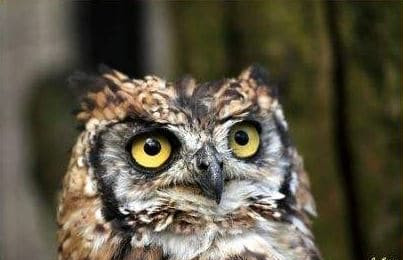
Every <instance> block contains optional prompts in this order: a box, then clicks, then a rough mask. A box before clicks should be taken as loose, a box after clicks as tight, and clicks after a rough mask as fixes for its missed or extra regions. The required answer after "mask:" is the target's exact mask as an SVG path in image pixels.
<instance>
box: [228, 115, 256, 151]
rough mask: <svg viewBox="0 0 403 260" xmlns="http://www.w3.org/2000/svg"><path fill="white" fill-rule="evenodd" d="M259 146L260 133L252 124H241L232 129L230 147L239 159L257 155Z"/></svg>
mask: <svg viewBox="0 0 403 260" xmlns="http://www.w3.org/2000/svg"><path fill="white" fill-rule="evenodd" d="M259 144H260V137H259V132H258V131H257V129H256V126H255V125H253V124H252V123H248V122H241V123H238V124H236V125H234V126H233V127H232V129H231V131H230V136H229V146H230V148H231V149H232V151H233V153H234V154H235V156H237V157H239V158H248V157H251V156H253V155H255V154H256V152H257V150H258V149H259Z"/></svg>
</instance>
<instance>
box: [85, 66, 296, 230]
mask: <svg viewBox="0 0 403 260" xmlns="http://www.w3.org/2000/svg"><path fill="white" fill-rule="evenodd" d="M91 84H92V85H98V86H100V87H98V89H97V90H95V91H94V92H90V93H89V94H88V95H87V96H86V97H85V98H84V101H83V103H82V108H83V109H82V111H81V112H80V113H79V114H78V118H79V119H80V120H82V121H83V122H85V123H86V129H87V131H90V132H91V133H92V138H91V140H90V144H89V150H88V164H89V170H90V174H91V175H92V176H93V178H95V179H96V183H97V188H98V190H99V191H100V193H101V197H102V201H103V215H104V217H105V218H106V219H107V220H115V221H116V223H117V224H118V226H119V227H121V228H123V229H124V228H130V227H133V226H136V227H138V226H139V225H143V226H149V225H151V226H153V228H154V229H158V228H159V229H161V228H162V227H161V226H163V227H164V228H165V227H166V226H169V225H170V224H172V223H174V222H175V221H178V223H179V222H181V223H182V222H183V220H186V221H185V222H186V223H188V224H192V225H193V226H194V223H196V222H200V221H206V222H208V221H209V220H217V219H225V218H227V217H232V218H234V216H236V215H237V214H241V213H242V210H243V209H245V208H247V207H249V206H251V205H253V204H255V203H256V202H257V201H259V202H260V203H262V204H264V205H269V206H272V207H269V209H270V211H271V212H274V211H275V208H276V206H275V204H276V201H278V200H281V199H283V198H284V189H285V188H286V189H292V187H290V185H292V182H290V180H291V179H292V177H293V176H292V174H291V172H290V167H291V165H290V160H289V156H290V155H289V153H288V152H287V151H288V150H287V148H288V139H287V125H286V123H285V121H284V119H283V115H282V111H281V107H280V106H279V105H278V103H277V99H276V96H275V94H274V91H273V89H272V88H271V87H270V86H269V83H268V82H267V80H266V77H265V74H264V72H262V71H261V70H260V69H259V68H253V67H252V68H249V69H248V70H246V71H245V72H243V73H242V74H241V75H240V76H239V78H237V79H225V80H221V81H215V82H209V83H205V84H196V83H195V81H194V80H193V79H190V78H185V79H183V80H181V81H178V82H176V83H167V82H165V81H163V80H161V79H158V78H156V77H148V78H146V80H145V81H138V80H130V79H128V78H127V77H126V76H124V75H122V74H120V73H119V72H116V71H112V70H110V71H107V72H105V74H104V75H103V77H102V78H96V79H94V80H93V82H92V83H91ZM290 174H291V175H290ZM279 215H280V214H279V213H278V214H277V215H276V214H273V216H274V217H278V216H279ZM162 220H163V221H162ZM192 221H193V222H192ZM171 226H174V225H171ZM179 226H180V227H182V229H183V225H179ZM175 230H176V232H181V231H180V228H179V229H178V228H177V229H175ZM182 231H183V230H182Z"/></svg>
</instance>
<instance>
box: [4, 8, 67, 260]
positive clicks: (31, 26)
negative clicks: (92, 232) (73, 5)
mask: <svg viewBox="0 0 403 260" xmlns="http://www.w3.org/2000/svg"><path fill="white" fill-rule="evenodd" d="M0 12H1V14H0V17H1V22H0V25H1V29H0V33H1V53H0V56H1V64H0V73H1V75H0V78H1V83H0V85H1V95H0V103H1V104H2V105H3V107H4V109H2V111H1V124H0V133H1V148H0V167H1V174H0V176H1V181H0V192H1V204H0V207H1V209H0V229H1V232H0V233H1V238H0V255H1V258H2V259H32V258H35V259H55V257H56V254H55V253H56V251H55V248H56V246H55V237H56V235H55V234H54V233H53V230H54V226H55V224H54V218H53V216H52V217H51V218H50V217H49V216H48V215H46V214H45V212H46V211H45V210H44V209H45V208H46V207H47V205H44V204H43V203H42V202H43V201H42V200H41V198H40V196H39V192H38V190H37V187H34V186H33V183H32V179H31V175H30V170H31V169H30V168H31V161H32V158H33V157H32V155H31V154H30V152H31V150H30V149H29V147H30V140H29V139H28V132H27V131H28V128H27V122H26V118H25V117H24V112H25V111H24V108H25V106H24V105H25V104H26V103H27V101H28V96H29V95H30V92H31V91H32V89H31V87H32V85H31V83H32V81H33V80H34V79H35V77H36V76H37V75H38V74H40V73H43V71H49V70H50V69H51V70H55V69H56V68H57V67H58V66H59V67H60V66H61V67H63V66H65V65H66V64H68V63H69V62H71V61H72V60H73V57H74V56H73V53H72V52H71V50H72V49H71V48H69V44H71V42H69V38H68V37H69V35H70V33H69V32H68V30H67V26H66V24H65V22H66V20H65V19H66V17H67V16H68V13H69V8H68V5H65V4H61V3H55V2H53V1H40V2H36V1H32V2H26V1H5V2H3V3H2V4H1V9H0ZM48 109H51V108H48ZM49 227H52V228H51V230H52V233H51V235H49V236H51V237H52V239H46V238H47V237H48V234H47V231H48V230H49Z"/></svg>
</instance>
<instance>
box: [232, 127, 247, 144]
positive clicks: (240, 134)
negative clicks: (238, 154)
mask: <svg viewBox="0 0 403 260" xmlns="http://www.w3.org/2000/svg"><path fill="white" fill-rule="evenodd" d="M234 138H235V142H237V143H238V144H239V145H245V144H247V143H248V142H249V136H248V134H247V133H245V132H244V131H242V130H240V131H237V132H236V133H235V136H234Z"/></svg>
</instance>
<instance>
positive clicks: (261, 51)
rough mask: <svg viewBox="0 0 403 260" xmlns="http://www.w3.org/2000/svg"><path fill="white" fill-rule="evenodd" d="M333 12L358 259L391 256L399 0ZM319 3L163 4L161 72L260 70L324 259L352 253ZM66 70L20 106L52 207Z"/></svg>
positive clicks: (395, 215) (62, 148) (397, 175)
mask: <svg viewBox="0 0 403 260" xmlns="http://www.w3.org/2000/svg"><path fill="white" fill-rule="evenodd" d="M334 7H335V8H337V10H338V12H337V13H335V18H336V22H337V28H338V30H339V33H340V42H341V50H342V55H343V59H344V67H343V71H344V73H345V85H346V93H345V94H346V97H347V98H346V103H345V106H346V111H347V114H346V121H345V122H346V123H347V124H348V127H347V129H348V133H347V134H348V140H347V141H348V142H349V143H350V147H351V149H352V151H351V154H352V157H353V161H354V165H352V173H353V174H354V177H355V180H356V181H355V183H354V185H355V186H354V188H355V189H354V191H355V194H356V196H357V199H358V202H359V203H358V211H359V212H360V215H359V216H360V219H357V220H355V221H356V223H357V224H358V225H359V226H360V230H361V231H362V233H363V234H362V235H363V239H362V241H360V242H361V243H362V244H363V249H364V254H365V257H366V258H369V257H373V256H374V257H377V258H380V257H382V256H387V257H392V259H395V258H397V257H398V256H399V254H400V251H401V241H402V234H401V229H402V226H401V195H402V191H401V172H400V171H401V158H400V157H401V150H400V147H401V144H402V140H401V135H400V133H401V122H400V117H401V107H400V88H401V87H400V83H401V36H400V30H401V27H400V26H399V25H401V23H400V19H401V3H399V2H374V3H368V2H366V3H349V2H341V3H337V4H334V6H333V8H334ZM327 8H329V6H327V3H323V2H318V1H298V2H293V1H287V2H283V1H245V2H170V3H169V4H168V10H169V12H170V14H171V15H170V16H171V18H172V28H171V29H172V32H173V35H172V38H173V39H174V44H173V46H174V49H173V50H172V52H173V57H175V58H174V61H173V62H172V64H173V67H172V68H171V71H172V74H171V75H164V76H166V77H168V79H171V80H174V79H176V78H177V77H180V76H182V75H184V74H186V73H191V74H192V75H194V76H195V77H196V78H197V79H198V80H199V81H206V80H213V79H217V78H221V77H223V76H227V77H229V76H236V75H237V74H238V73H239V72H240V71H241V70H242V69H243V68H245V67H246V66H248V65H250V64H252V63H260V64H261V65H263V66H264V67H266V68H268V69H269V70H270V73H271V75H272V79H273V80H274V82H276V83H275V84H277V85H278V87H279V89H280V96H281V101H282V103H283V106H284V109H285V113H286V117H287V118H288V120H289V124H290V128H291V134H292V136H293V141H294V143H295V144H296V146H297V147H298V149H299V151H300V153H301V154H302V155H303V157H304V159H305V166H306V169H307V170H308V172H309V174H310V178H311V182H312V190H313V193H314V196H315V198H316V201H317V208H318V212H319V218H318V219H316V220H315V222H314V231H315V235H316V240H317V241H318V244H319V247H320V248H321V251H322V253H323V255H324V257H325V258H326V259H352V258H353V257H354V256H357V255H356V254H354V250H355V247H354V244H353V241H352V239H351V232H350V231H351V230H350V229H349V226H348V224H347V223H348V219H347V218H348V217H351V216H350V215H349V212H348V207H347V204H348V203H349V200H350V198H349V197H347V196H346V194H345V193H344V191H345V189H344V187H343V181H342V179H341V178H343V177H342V175H341V174H340V170H341V169H340V167H339V164H340V161H339V158H340V156H339V155H338V154H337V150H336V149H335V144H336V143H337V142H338V141H339V140H337V136H336V135H335V129H336V128H338V127H339V126H338V125H337V124H335V119H334V114H335V113H334V112H335V111H334V110H335V102H337V99H338V96H337V91H336V90H337V88H338V87H339V86H337V85H335V84H334V81H333V80H332V79H333V76H334V75H333V73H334V70H333V68H334V57H333V56H334V55H333V54H334V46H333V44H332V39H333V37H332V36H333V35H331V33H330V30H329V22H328V21H329V17H328V12H327V11H326V10H328V9H327ZM331 10H334V9H331ZM111 51H113V50H111ZM91 62H93V64H91ZM97 62H98V61H94V60H92V61H90V62H89V63H90V66H91V65H93V66H95V63H97ZM137 62H138V61H137ZM122 67H127V64H126V65H125V66H123V65H122ZM118 69H119V67H118ZM124 72H126V73H129V74H133V73H134V74H136V73H137V72H136V71H124ZM65 76H66V74H64V73H61V74H58V75H56V76H55V75H53V76H49V77H47V78H46V77H45V80H41V81H40V82H37V83H36V84H35V88H34V93H33V96H32V102H31V103H30V106H29V109H28V113H27V114H28V117H29V121H30V123H31V125H32V131H31V133H32V147H33V148H32V153H33V157H34V158H35V163H34V165H33V173H34V174H33V178H34V179H35V181H36V183H38V185H39V186H38V187H40V190H42V191H43V195H44V198H45V199H47V200H48V201H51V202H52V203H51V205H52V207H49V208H50V209H51V210H53V207H54V205H55V199H54V198H55V194H56V193H55V192H56V189H57V188H58V187H59V186H58V184H59V183H60V178H61V176H62V175H63V174H64V170H65V167H66V165H67V159H68V151H67V148H66V147H69V146H71V144H72V143H73V142H74V136H75V135H76V133H74V131H73V129H74V123H73V120H72V116H70V111H71V109H72V108H73V107H74V105H73V103H74V102H73V98H72V96H71V94H67V93H68V90H66V88H65V86H66V85H65V84H64V82H65ZM393 257H395V258H393Z"/></svg>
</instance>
